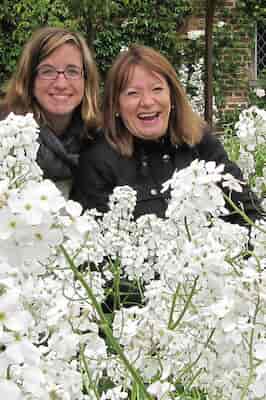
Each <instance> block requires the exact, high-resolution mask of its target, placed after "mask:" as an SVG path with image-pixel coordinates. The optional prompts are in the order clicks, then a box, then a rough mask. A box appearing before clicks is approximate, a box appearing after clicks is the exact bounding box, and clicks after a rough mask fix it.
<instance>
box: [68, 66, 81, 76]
mask: <svg viewBox="0 0 266 400" xmlns="http://www.w3.org/2000/svg"><path fill="white" fill-rule="evenodd" d="M65 73H66V75H67V76H68V77H69V78H72V79H75V78H80V77H81V75H82V70H81V69H80V68H79V67H75V66H68V67H66V70H65Z"/></svg>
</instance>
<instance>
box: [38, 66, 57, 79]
mask: <svg viewBox="0 0 266 400" xmlns="http://www.w3.org/2000/svg"><path fill="white" fill-rule="evenodd" d="M37 71H38V75H39V76H40V77H43V78H47V77H48V78H49V77H53V76H54V75H56V70H55V68H53V67H49V66H48V65H47V66H46V65H43V66H41V67H40V68H39V69H38V70H37Z"/></svg>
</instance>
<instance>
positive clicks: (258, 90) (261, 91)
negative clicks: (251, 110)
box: [254, 88, 266, 97]
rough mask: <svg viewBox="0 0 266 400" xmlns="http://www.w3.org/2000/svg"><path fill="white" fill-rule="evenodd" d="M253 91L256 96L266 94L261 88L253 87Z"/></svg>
mask: <svg viewBox="0 0 266 400" xmlns="http://www.w3.org/2000/svg"><path fill="white" fill-rule="evenodd" d="M254 92H255V93H256V96H258V97H264V96H265V94H266V92H265V90H264V89H261V88H256V89H254Z"/></svg>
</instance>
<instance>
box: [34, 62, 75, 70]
mask: <svg viewBox="0 0 266 400" xmlns="http://www.w3.org/2000/svg"><path fill="white" fill-rule="evenodd" d="M38 67H53V68H57V67H55V66H54V65H52V64H48V63H46V64H39V66H38ZM66 67H75V68H80V69H82V66H80V65H77V64H67V65H66ZM66 67H65V68H66Z"/></svg>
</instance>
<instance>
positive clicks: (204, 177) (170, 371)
mask: <svg viewBox="0 0 266 400" xmlns="http://www.w3.org/2000/svg"><path fill="white" fill-rule="evenodd" d="M12 118H13V119H12V122H10V120H8V121H9V123H8V124H7V126H8V129H9V131H10V132H11V134H12V136H15V135H18V136H19V132H21V131H20V129H21V128H20V126H21V124H22V119H21V120H20V118H21V117H18V118H19V119H18V120H16V117H14V116H12ZM24 118H25V119H24V125H23V127H24V128H25V129H26V128H27V127H28V128H31V129H32V120H31V118H30V117H28V116H26V117H24ZM18 122H19V124H18ZM18 125H19V126H18ZM11 128H12V129H11ZM26 130H27V129H26ZM33 131H34V129H32V132H33ZM36 132H37V127H36V128H35V133H36ZM32 140H33V143H32V144H31V146H32V147H33V148H35V146H36V143H35V141H36V136H34V135H33V136H32ZM29 145H30V143H29ZM12 151H13V150H12V147H10V152H11V153H12ZM7 156H8V154H5V158H6V157H7ZM24 162H25V165H26V166H28V165H31V164H30V162H29V160H28V159H27V157H24V158H23V159H22V162H21V164H20V166H21V169H15V171H18V175H19V176H21V171H23V163H24ZM31 162H32V163H33V165H34V160H33V159H32V160H31ZM0 163H2V165H3V164H4V158H3V157H2V156H1V157H0ZM29 170H31V169H30V168H29ZM5 171H6V173H5V175H4V174H3V175H2V176H1V178H0V198H1V202H0V220H1V227H0V345H1V346H0V347H1V352H0V394H1V398H2V397H3V398H4V396H5V397H6V398H12V399H14V400H46V399H47V400H51V399H60V400H107V399H108V400H109V399H110V400H122V399H127V398H134V396H137V394H136V393H138V396H139V397H141V398H144V399H152V398H157V399H171V398H176V399H181V398H182V394H181V392H180V391H182V390H183V391H189V390H192V391H193V390H199V393H205V392H206V391H207V392H208V394H209V396H210V398H212V399H219V400H221V399H223V400H229V399H230V400H232V399H233V400H239V399H240V398H241V399H251V398H252V399H253V400H262V399H264V398H265V396H266V387H265V380H266V341H265V324H266V321H265V315H266V295H265V293H266V292H265V289H266V272H265V271H266V268H265V267H266V251H265V249H266V246H265V241H266V226H265V221H263V220H258V221H256V223H255V224H254V226H252V227H251V229H250V235H248V228H246V227H241V226H238V225H231V224H230V223H227V222H224V220H223V219H222V217H223V216H224V215H225V214H226V209H225V200H224V197H223V192H222V190H221V189H220V188H219V187H218V185H217V183H219V186H221V185H225V186H227V187H229V189H230V188H232V189H234V190H241V187H240V186H239V182H237V181H236V180H235V179H233V177H231V176H229V175H225V174H224V173H223V166H216V165H215V163H213V162H209V163H205V162H204V161H199V160H196V161H194V162H193V163H192V164H191V165H190V166H189V167H188V168H186V169H184V170H181V171H179V172H176V173H175V174H174V175H173V177H172V178H171V179H170V180H169V181H168V182H166V183H165V188H164V190H169V189H170V190H171V193H172V195H171V199H170V201H169V206H168V209H167V214H166V218H165V219H160V218H158V217H156V216H155V215H145V216H142V217H140V218H139V219H137V220H134V218H133V211H134V207H135V203H136V193H135V192H134V190H133V189H131V188H130V187H119V188H116V189H115V190H114V193H113V194H112V196H111V197H110V203H109V206H110V210H109V211H108V212H107V213H105V214H103V215H102V214H100V213H98V212H97V211H96V210H90V211H86V212H84V213H82V208H81V206H80V205H79V204H78V203H75V202H73V201H67V200H65V199H64V198H63V196H62V194H61V193H60V191H59V190H58V189H57V188H56V187H55V185H54V184H53V183H52V182H50V181H48V180H44V179H42V178H41V177H40V175H38V174H36V175H34V174H29V175H28V176H26V177H24V178H23V179H24V181H23V185H21V186H17V187H15V186H12V185H8V183H7V182H9V174H10V171H9V169H8V168H6V169H5ZM13 178H14V179H13ZM15 178H16V177H15V176H13V177H12V179H13V181H15V180H16V179H15ZM2 221H3V223H2ZM180 387H182V388H183V389H182V390H181V389H180ZM134 393H135V394H134ZM186 398H187V397H186Z"/></svg>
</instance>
